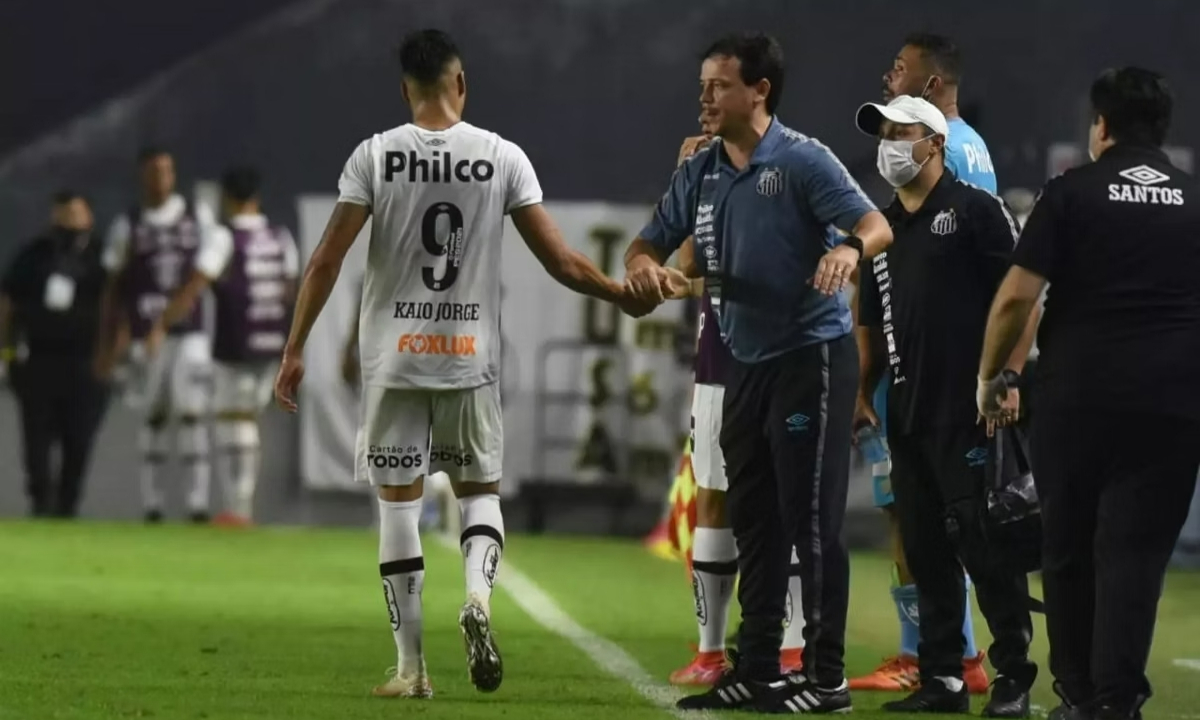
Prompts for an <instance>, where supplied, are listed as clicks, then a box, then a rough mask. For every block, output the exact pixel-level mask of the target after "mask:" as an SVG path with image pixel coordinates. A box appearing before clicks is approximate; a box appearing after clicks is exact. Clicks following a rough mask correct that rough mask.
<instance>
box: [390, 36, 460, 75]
mask: <svg viewBox="0 0 1200 720" xmlns="http://www.w3.org/2000/svg"><path fill="white" fill-rule="evenodd" d="M396 54H397V56H398V57H399V58H400V71H401V72H403V73H404V74H405V75H406V76H407V77H409V78H411V79H412V80H413V82H415V83H417V84H418V85H421V86H423V87H429V86H431V85H435V84H436V83H437V81H438V80H439V79H440V78H441V77H442V73H443V72H445V71H446V66H447V65H449V64H450V63H451V62H453V61H454V60H455V59H459V60H461V59H462V55H461V54H459V52H458V46H457V45H455V44H454V40H453V38H451V37H450V35H448V34H447V33H445V32H443V31H441V30H436V29H433V28H429V29H426V30H417V31H416V32H413V33H409V34H408V35H406V36H405V37H404V40H402V41H401V42H400V49H399V50H398V51H397V53H396Z"/></svg>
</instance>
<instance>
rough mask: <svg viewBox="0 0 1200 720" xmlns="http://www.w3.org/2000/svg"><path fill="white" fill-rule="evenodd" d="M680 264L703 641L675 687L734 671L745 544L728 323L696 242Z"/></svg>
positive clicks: (799, 629) (789, 646)
mask: <svg viewBox="0 0 1200 720" xmlns="http://www.w3.org/2000/svg"><path fill="white" fill-rule="evenodd" d="M700 124H701V130H702V133H703V134H701V135H697V136H695V137H690V138H687V139H686V140H684V142H683V146H682V147H681V148H680V150H679V158H678V161H677V165H682V164H683V163H684V162H685V161H687V159H688V158H690V157H691V156H692V155H694V154H695V153H696V152H697V151H699V150H701V149H703V148H705V147H707V146H708V144H709V143H710V142H711V141H712V138H713V132H712V131H713V129H714V128H713V127H712V125H711V124H706V122H705V117H704V116H701V118H700ZM679 267H680V269H681V270H682V271H683V273H684V274H685V275H687V276H688V277H691V278H695V279H693V280H692V281H691V296H692V297H695V298H699V300H700V312H699V317H698V320H697V339H696V354H695V359H694V360H693V372H694V374H695V383H694V385H693V389H692V414H691V438H690V440H689V442H690V443H691V463H692V471H693V475H694V477H695V480H696V498H695V511H696V513H695V514H696V526H695V529H694V531H693V533H692V556H691V559H692V563H691V566H692V567H691V570H692V599H693V601H694V603H695V612H696V623H697V625H698V627H699V634H700V638H699V640H700V641H699V643H698V645H697V649H696V655H695V657H693V658H692V660H691V662H689V663H688V664H687V665H685V666H684V667H682V668H680V669H679V670H676V671H675V672H673V673H671V676H670V681H671V683H672V684H674V685H701V686H711V685H713V684H715V683H716V682H717V681H718V680H720V678H721V675H722V674H724V673H725V671H726V670H727V669H728V666H729V662H728V660H727V658H726V652H725V651H726V648H725V631H726V628H727V626H728V617H729V605H730V603H732V602H733V592H734V586H735V584H736V581H737V572H738V566H737V545H736V543H735V541H734V537H733V528H732V527H731V526H730V523H729V517H728V515H727V513H726V511H725V498H726V495H727V494H728V492H729V481H728V479H727V478H726V476H725V455H724V453H723V452H722V451H721V442H720V438H721V416H722V406H723V404H724V402H725V376H726V375H727V373H728V370H729V365H730V362H731V359H730V358H731V356H730V354H729V347H728V346H726V345H725V341H724V340H722V339H721V328H720V325H719V324H718V322H717V316H716V314H715V313H714V311H713V300H712V298H711V297H710V296H709V294H708V292H707V291H705V289H704V280H703V279H702V278H701V277H700V276H701V275H702V273H701V271H700V268H699V267H698V266H697V265H696V258H695V256H694V254H693V244H692V242H691V241H690V240H685V241H684V242H683V244H682V245H680V247H679ZM801 590H802V587H801V581H800V560H799V558H798V556H797V555H796V550H795V548H793V549H792V562H791V565H790V566H789V568H788V588H787V593H788V594H787V611H786V615H785V616H784V631H783V644H782V645H781V646H780V651H779V667H780V672H782V673H783V674H784V675H791V674H793V673H798V672H800V670H801V669H802V668H803V666H804V659H803V654H804V611H803V600H802V597H801Z"/></svg>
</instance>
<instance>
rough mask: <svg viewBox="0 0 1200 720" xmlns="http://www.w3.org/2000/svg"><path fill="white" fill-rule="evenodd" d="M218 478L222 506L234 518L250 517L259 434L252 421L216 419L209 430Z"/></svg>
mask: <svg viewBox="0 0 1200 720" xmlns="http://www.w3.org/2000/svg"><path fill="white" fill-rule="evenodd" d="M213 432H214V434H215V435H216V440H217V456H218V458H219V459H220V461H221V467H220V472H219V476H220V478H221V483H222V486H221V490H222V492H223V493H224V495H225V504H226V505H227V506H228V507H229V509H230V510H231V511H232V512H233V513H234V514H235V515H237V516H238V517H242V518H246V519H247V520H249V519H250V518H251V517H252V516H253V515H254V489H255V487H257V486H258V467H259V455H260V451H259V434H258V423H257V422H255V421H253V420H220V421H218V422H217V424H216V426H215V427H214V428H213Z"/></svg>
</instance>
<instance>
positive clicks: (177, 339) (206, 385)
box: [125, 333, 212, 419]
mask: <svg viewBox="0 0 1200 720" xmlns="http://www.w3.org/2000/svg"><path fill="white" fill-rule="evenodd" d="M130 358H131V360H132V363H131V365H132V373H131V376H130V382H129V386H128V389H127V392H126V393H125V402H126V404H128V405H129V406H130V407H133V408H136V409H138V410H141V411H142V412H144V413H145V415H146V417H148V418H163V419H166V418H178V417H193V418H200V417H203V416H204V415H206V414H207V413H208V409H209V407H210V403H211V398H212V348H211V347H210V345H209V340H208V336H207V335H205V334H204V333H188V334H186V335H168V336H167V337H166V339H164V340H163V344H162V346H160V347H159V349H158V354H157V355H155V356H154V357H153V358H152V359H150V360H149V361H147V360H146V350H145V347H144V346H143V345H142V343H141V342H135V343H134V344H133V345H132V346H131V347H130Z"/></svg>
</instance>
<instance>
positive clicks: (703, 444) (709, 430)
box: [692, 383, 729, 492]
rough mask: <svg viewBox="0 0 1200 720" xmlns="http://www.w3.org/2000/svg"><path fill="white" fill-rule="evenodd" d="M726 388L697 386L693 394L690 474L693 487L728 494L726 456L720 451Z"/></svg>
mask: <svg viewBox="0 0 1200 720" xmlns="http://www.w3.org/2000/svg"><path fill="white" fill-rule="evenodd" d="M724 402H725V388H724V387H722V386H720V385H702V384H699V383H697V384H696V386H695V390H694V392H693V393H692V472H693V473H694V474H695V475H696V485H698V486H700V487H702V488H705V489H707V490H717V491H720V492H727V491H728V490H729V480H728V479H726V477H725V454H724V453H723V452H721V414H722V410H721V406H722V404H723V403H724Z"/></svg>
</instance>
